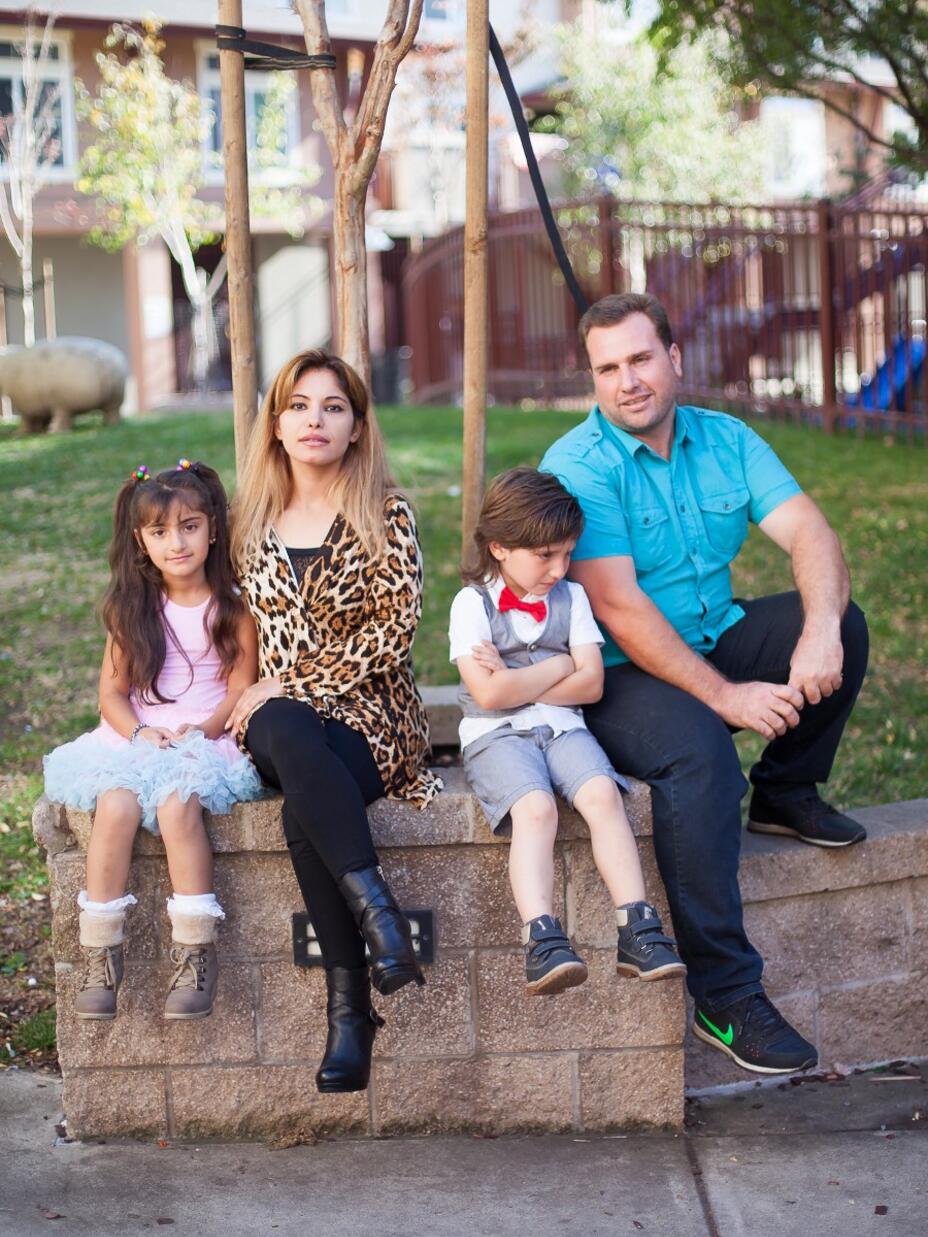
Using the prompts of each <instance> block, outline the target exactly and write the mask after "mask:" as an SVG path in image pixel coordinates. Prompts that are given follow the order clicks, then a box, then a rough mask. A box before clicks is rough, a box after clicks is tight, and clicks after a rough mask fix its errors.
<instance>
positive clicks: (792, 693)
mask: <svg viewBox="0 0 928 1237" xmlns="http://www.w3.org/2000/svg"><path fill="white" fill-rule="evenodd" d="M804 703H805V702H804V699H803V695H802V692H801V691H799V690H798V689H797V688H795V687H792V686H790V684H789V683H726V684H725V685H724V687H723V688H722V691H721V694H720V695H719V696H718V698H717V699H716V701H715V702H714V704H713V706H712V707H713V708H714V709H715V711H716V713H718V715H719V717H721V718H722V720H723V721H725V722H727V723H728V725H729V726H734V727H736V728H737V729H738V730H754V731H756V732H757V734H759V735H760V736H761V738H763V739H775V738H776V737H777V735H781V734H786V732H787V730H791V729H792V728H793V726H796V725H798V724H799V710H800V709H801V708H802V706H803V704H804Z"/></svg>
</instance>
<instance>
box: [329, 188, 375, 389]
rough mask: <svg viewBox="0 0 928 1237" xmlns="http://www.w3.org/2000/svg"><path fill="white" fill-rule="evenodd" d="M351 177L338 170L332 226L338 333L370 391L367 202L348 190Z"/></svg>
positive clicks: (344, 354)
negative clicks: (365, 223)
mask: <svg viewBox="0 0 928 1237" xmlns="http://www.w3.org/2000/svg"><path fill="white" fill-rule="evenodd" d="M347 180H348V177H347V176H345V175H341V174H339V170H338V169H337V168H336V177H335V201H334V202H333V206H332V226H333V231H334V236H335V301H336V304H337V306H338V323H337V326H336V331H335V339H336V341H337V343H336V346H337V348H338V352H339V355H340V356H342V357H343V358H344V359H345V360H346V361H347V362H348V364H349V365H352V366H353V367H354V368H355V369H356V370H357V371H358V373H359V374H360V375H361V377H362V378H363V379H364V383H365V385H366V386H367V387H368V389H370V384H371V358H370V340H369V338H368V329H367V246H366V243H365V239H364V199H363V197H362V198H361V199H360V200H359V199H358V198H357V197H355V196H353V195H352V194H351V193H350V192H348V189H347Z"/></svg>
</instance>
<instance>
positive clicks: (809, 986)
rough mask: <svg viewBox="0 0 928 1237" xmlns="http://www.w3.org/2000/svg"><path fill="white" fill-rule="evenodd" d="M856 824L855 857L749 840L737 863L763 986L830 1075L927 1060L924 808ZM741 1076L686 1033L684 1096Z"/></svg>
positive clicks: (921, 803) (861, 815) (871, 811)
mask: <svg viewBox="0 0 928 1237" xmlns="http://www.w3.org/2000/svg"><path fill="white" fill-rule="evenodd" d="M853 815H854V817H855V819H857V820H859V821H860V822H861V823H862V824H864V825H866V827H867V832H868V837H867V840H866V841H865V842H862V843H860V844H858V845H855V846H852V847H850V848H849V849H848V850H824V849H820V848H818V847H814V846H805V845H803V844H801V843H798V842H792V841H789V840H786V839H782V838H773V837H761V836H759V835H755V834H746V835H745V841H744V846H743V849H742V855H741V868H740V876H741V890H742V895H743V897H744V903H745V925H746V927H747V931H748V935H749V936H750V938H751V940H752V941H753V943H754V945H755V947H756V948H757V949H758V950H759V952H760V953H761V955H762V957H763V958H764V962H765V968H764V982H765V985H766V987H767V990H768V992H769V993H770V995H771V997H773V999H774V1000H775V1002H776V1004H777V1006H778V1008H779V1009H780V1010H781V1011H782V1013H783V1014H784V1015H785V1016H786V1017H787V1018H789V1020H790V1021H791V1022H793V1023H794V1024H795V1026H796V1027H798V1029H799V1030H800V1031H801V1032H802V1033H803V1034H804V1035H806V1036H808V1038H809V1039H811V1040H812V1042H813V1043H815V1044H817V1045H818V1049H819V1054H820V1066H821V1067H824V1068H830V1067H831V1066H834V1065H845V1066H849V1065H863V1064H870V1063H873V1062H878V1061H888V1060H893V1059H896V1058H904V1057H923V1056H926V1055H928V982H926V981H928V799H919V800H914V801H911V802H908V803H891V804H885V805H882V806H879V807H869V808H862V809H860V810H858V811H855V812H854V813H853ZM745 1077H746V1075H745V1073H744V1071H743V1070H741V1069H739V1068H738V1067H737V1066H736V1065H734V1063H733V1062H731V1061H729V1060H728V1058H726V1057H725V1056H724V1055H723V1054H722V1053H720V1052H718V1051H716V1050H714V1049H712V1048H709V1047H707V1046H706V1045H705V1044H702V1043H701V1042H700V1041H699V1040H697V1039H696V1038H695V1037H694V1036H693V1035H692V1034H690V1035H689V1037H688V1039H687V1047H686V1082H687V1085H688V1086H689V1087H695V1088H699V1087H708V1086H714V1085H718V1084H722V1083H731V1082H743V1081H744V1080H745Z"/></svg>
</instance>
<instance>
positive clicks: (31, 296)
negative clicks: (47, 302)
mask: <svg viewBox="0 0 928 1237" xmlns="http://www.w3.org/2000/svg"><path fill="white" fill-rule="evenodd" d="M32 197H33V191H32V188H31V186H30V187H29V189H28V190H26V189H24V191H23V230H22V243H23V251H22V254H21V255H20V259H19V266H20V270H21V271H22V277H23V343H24V344H25V345H26V347H27V348H31V347H32V346H33V344H34V343H35V288H34V285H33V278H32Z"/></svg>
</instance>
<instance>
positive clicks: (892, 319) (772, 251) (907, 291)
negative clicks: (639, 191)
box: [404, 199, 928, 439]
mask: <svg viewBox="0 0 928 1237" xmlns="http://www.w3.org/2000/svg"><path fill="white" fill-rule="evenodd" d="M558 214H559V222H560V225H561V227H562V229H563V231H564V234H565V236H566V238H567V244H568V249H569V251H570V254H571V258H572V261H573V263H574V267H575V269H576V270H577V273H578V276H579V278H580V280H581V282H582V283H583V284H584V287H585V289H586V292H587V295H588V296H589V298H590V299H591V300H592V299H595V298H596V297H598V296H603V295H606V294H607V293H610V292H625V291H648V292H651V293H653V294H654V295H655V296H657V297H659V298H660V300H661V301H663V302H664V304H665V305H666V306H667V309H668V312H669V314H670V319H671V322H672V324H673V327H674V331H675V334H676V337H677V339H678V341H679V343H680V346H681V349H682V351H683V357H684V370H685V375H686V378H685V383H686V385H685V389H684V392H683V395H684V398H686V399H689V400H691V401H693V402H702V403H710V404H712V405H713V406H716V407H719V406H722V407H728V408H731V409H733V410H739V411H754V412H758V411H765V412H767V413H768V414H770V415H774V416H781V417H791V418H794V419H798V420H804V421H810V422H815V423H819V424H823V425H824V426H825V427H826V428H829V429H831V428H834V427H841V428H844V429H850V430H855V431H856V432H859V433H864V432H866V431H868V430H871V429H876V430H881V431H885V432H891V433H894V434H898V435H901V436H909V437H918V438H921V439H924V437H925V435H924V429H925V425H926V383H925V349H926V267H928V213H926V211H925V210H924V209H923V208H919V209H915V208H912V209H907V208H905V207H902V206H896V205H892V204H891V205H889V206H882V205H880V206H879V207H876V206H874V207H866V208H865V207H861V206H859V205H856V204H855V205H854V206H853V207H842V206H840V205H833V204H831V203H828V202H801V203H791V204H777V205H769V206H727V205H724V204H718V203H715V204H712V205H705V206H697V205H692V204H683V203H669V202H623V201H617V200H615V199H604V200H601V201H598V202H594V203H575V204H571V205H566V206H562V207H560V208H559V211H558ZM488 252H489V270H490V291H489V395H490V398H491V399H493V400H496V401H498V402H521V401H524V400H526V399H529V400H534V401H537V402H545V403H555V404H559V403H565V402H575V403H577V404H582V403H583V402H584V401H585V400H587V399H588V397H589V393H590V390H591V384H590V379H589V374H588V371H587V370H586V367H585V363H584V358H583V356H582V352H581V350H580V348H579V345H578V343H577V339H576V324H577V319H578V316H579V315H578V311H577V309H576V308H575V306H574V304H573V301H572V300H571V298H570V296H569V294H568V293H567V290H566V288H565V287H564V283H563V279H562V277H561V275H560V273H559V272H558V270H557V268H556V266H555V263H554V260H553V257H552V256H551V253H550V250H549V247H548V244H547V240H546V238H545V235H544V232H543V228H542V223H541V220H540V218H539V216H538V214H537V212H536V211H535V210H534V209H532V210H522V211H515V212H510V213H505V214H494V215H492V216H491V217H490V220H489V229H488ZM823 289H824V295H823ZM404 297H405V303H406V335H407V341H408V343H409V344H410V346H411V348H412V365H411V373H412V379H413V382H414V385H415V393H416V398H418V399H421V400H447V401H455V400H457V399H458V398H459V397H460V393H461V389H462V385H463V375H462V359H461V358H462V346H463V234H462V231H461V230H460V229H457V230H455V231H452V232H449V233H447V234H446V235H444V236H442V237H439V238H437V239H436V240H433V241H430V242H427V243H426V244H425V246H424V247H423V248H422V250H421V251H420V252H419V253H418V254H416V255H414V256H413V257H412V258H411V259H410V260H409V262H408V264H407V266H406V270H405V274H404Z"/></svg>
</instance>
